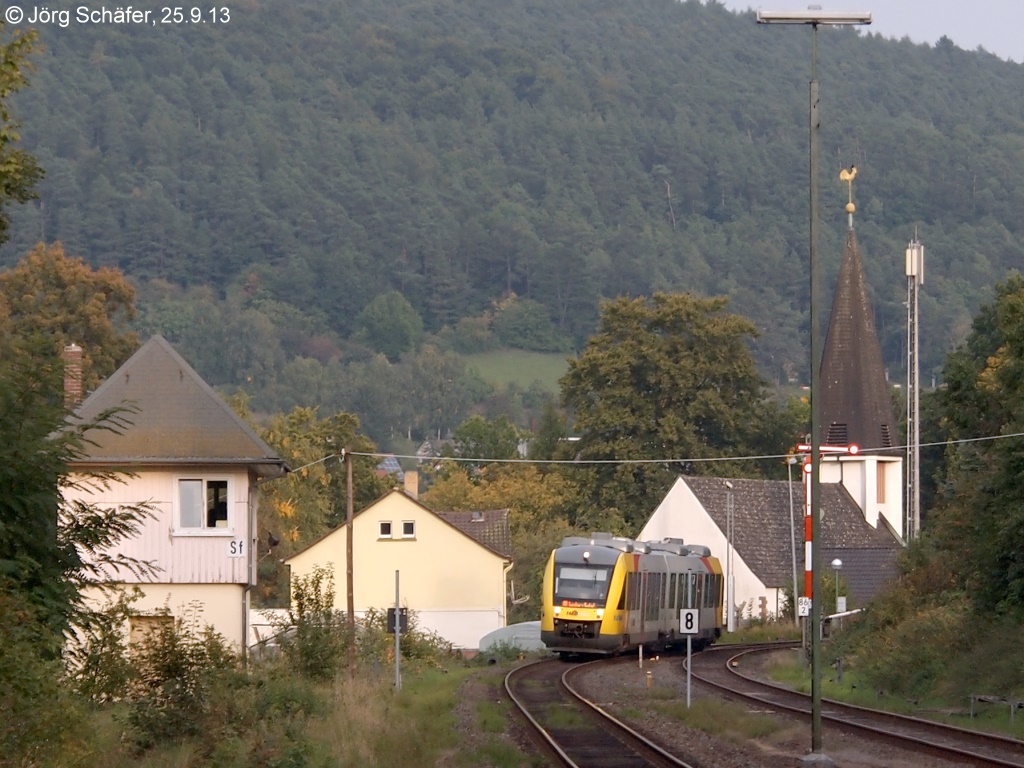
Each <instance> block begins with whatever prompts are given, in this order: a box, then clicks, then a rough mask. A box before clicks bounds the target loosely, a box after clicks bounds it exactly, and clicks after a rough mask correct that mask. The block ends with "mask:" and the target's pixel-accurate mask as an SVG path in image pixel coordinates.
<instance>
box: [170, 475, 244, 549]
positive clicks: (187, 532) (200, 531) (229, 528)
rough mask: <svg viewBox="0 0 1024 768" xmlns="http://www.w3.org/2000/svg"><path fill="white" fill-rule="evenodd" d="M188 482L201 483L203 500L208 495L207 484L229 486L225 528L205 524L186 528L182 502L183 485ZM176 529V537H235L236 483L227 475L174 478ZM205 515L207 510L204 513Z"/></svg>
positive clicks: (179, 476)
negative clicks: (217, 483) (234, 501)
mask: <svg viewBox="0 0 1024 768" xmlns="http://www.w3.org/2000/svg"><path fill="white" fill-rule="evenodd" d="M188 481H198V482H201V483H202V484H203V485H202V492H201V498H205V497H206V494H207V484H208V483H211V482H214V483H215V482H222V483H226V484H227V491H226V495H227V499H226V502H227V520H226V521H225V524H224V525H223V526H219V527H216V526H215V527H207V526H206V525H205V524H204V525H201V526H185V525H183V524H182V514H184V512H185V504H184V502H183V500H182V483H183V482H188ZM173 493H174V503H173V506H174V527H173V529H172V532H173V534H174V535H175V536H199V537H218V536H225V537H226V536H234V535H235V514H234V512H235V510H234V503H233V501H232V500H233V499H234V481H233V480H232V479H231V478H230V477H229V476H227V475H207V474H204V473H202V472H196V473H195V474H192V473H189V474H181V475H177V476H175V478H174V491H173ZM203 514H205V510H204V511H203Z"/></svg>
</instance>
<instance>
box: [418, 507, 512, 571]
mask: <svg viewBox="0 0 1024 768" xmlns="http://www.w3.org/2000/svg"><path fill="white" fill-rule="evenodd" d="M435 514H437V516H438V517H440V518H441V519H442V520H444V521H445V522H446V523H448V524H449V525H453V526H455V527H456V528H458V529H459V530H460V531H462V532H463V533H464V534H466V535H467V536H469V537H471V538H474V539H476V540H477V541H479V542H480V543H481V544H483V545H484V546H485V547H487V548H488V549H491V550H494V551H495V552H497V553H498V554H499V555H502V556H503V557H505V558H507V559H509V560H511V559H512V534H511V533H510V532H509V527H508V510H507V509H487V510H482V511H476V510H474V511H472V512H437V513H435Z"/></svg>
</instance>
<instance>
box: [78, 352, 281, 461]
mask: <svg viewBox="0 0 1024 768" xmlns="http://www.w3.org/2000/svg"><path fill="white" fill-rule="evenodd" d="M122 407H128V408H131V409H132V411H131V412H129V413H126V414H124V418H125V419H126V420H127V421H128V422H130V424H129V425H128V426H127V427H126V428H124V429H123V430H122V432H121V433H120V434H117V433H114V432H108V431H100V430H95V431H93V432H92V433H90V439H91V440H92V441H93V443H94V444H91V445H87V446H86V453H85V456H84V457H83V459H82V462H80V463H101V464H108V465H109V464H113V465H138V464H245V465H249V466H252V467H253V468H254V469H255V471H257V473H259V474H264V475H273V474H277V473H279V472H281V471H282V470H284V471H286V470H287V466H286V465H285V462H284V460H283V459H281V458H280V457H279V456H277V455H276V453H275V452H274V450H273V449H272V448H271V447H270V446H269V445H267V444H266V442H264V441H263V440H262V439H261V438H260V437H259V436H258V435H257V434H256V433H255V432H254V431H253V429H252V428H251V427H250V426H249V425H248V424H246V423H245V422H244V421H243V420H242V419H241V418H240V417H239V416H238V414H236V413H235V412H234V411H232V410H231V408H230V407H229V406H228V405H227V403H225V402H224V401H223V400H222V399H221V397H220V396H219V395H218V394H217V393H216V392H215V391H214V390H213V389H212V388H211V387H210V385H209V384H207V383H206V382H205V381H203V379H202V377H200V376H199V374H198V373H196V372H195V370H193V369H192V367H191V366H190V365H189V364H188V363H186V362H185V360H184V359H183V358H182V357H181V355H179V354H178V353H177V352H175V351H174V349H173V348H172V347H171V345H170V344H169V343H168V342H167V341H166V339H164V338H163V337H162V336H154V337H152V338H151V339H150V340H149V341H147V342H146V343H145V344H144V345H143V346H142V347H141V348H140V349H139V350H138V351H137V352H136V353H135V354H134V355H132V356H131V357H130V358H129V359H128V361H127V362H126V363H125V364H124V365H122V366H121V367H120V368H118V369H117V371H116V372H115V373H114V374H113V375H112V376H111V377H110V378H108V379H107V380H106V381H104V382H103V384H101V385H100V387H99V388H98V389H97V390H96V391H95V392H93V393H92V394H91V395H89V397H87V398H86V399H85V400H84V401H83V402H82V404H81V405H80V406H78V408H76V409H75V416H76V417H78V418H80V419H83V420H89V419H93V418H96V417H97V416H98V415H99V414H101V413H103V412H104V411H106V410H109V409H112V408H122Z"/></svg>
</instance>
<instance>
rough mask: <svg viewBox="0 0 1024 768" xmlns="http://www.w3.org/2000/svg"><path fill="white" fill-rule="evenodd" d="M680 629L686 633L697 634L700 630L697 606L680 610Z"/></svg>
mask: <svg viewBox="0 0 1024 768" xmlns="http://www.w3.org/2000/svg"><path fill="white" fill-rule="evenodd" d="M679 631H680V633H682V634H684V635H695V634H697V632H699V631H700V619H699V617H698V609H697V608H683V609H682V610H681V611H679Z"/></svg>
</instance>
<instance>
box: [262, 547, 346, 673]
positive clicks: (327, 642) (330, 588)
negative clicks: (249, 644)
mask: <svg viewBox="0 0 1024 768" xmlns="http://www.w3.org/2000/svg"><path fill="white" fill-rule="evenodd" d="M275 629H277V631H278V638H279V641H278V642H279V643H280V646H281V651H282V653H283V654H284V657H285V658H286V659H287V660H288V661H289V662H290V663H291V665H292V666H293V667H294V668H295V670H296V671H298V672H299V673H301V674H303V675H305V676H306V677H308V678H310V679H312V680H330V679H332V678H333V677H334V675H335V674H336V673H337V671H338V669H339V668H340V667H341V665H342V664H343V662H344V659H345V657H346V655H347V653H348V649H349V644H350V642H351V641H350V637H349V636H350V634H351V633H350V629H349V624H348V621H347V619H346V616H345V613H344V612H343V611H338V610H336V609H335V608H334V572H333V571H332V570H331V569H329V568H327V567H325V566H320V565H317V566H314V567H313V570H312V572H311V573H309V574H308V575H307V576H297V577H295V578H294V579H293V580H292V609H291V610H290V611H289V613H288V619H287V620H284V621H278V622H276V623H275Z"/></svg>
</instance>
